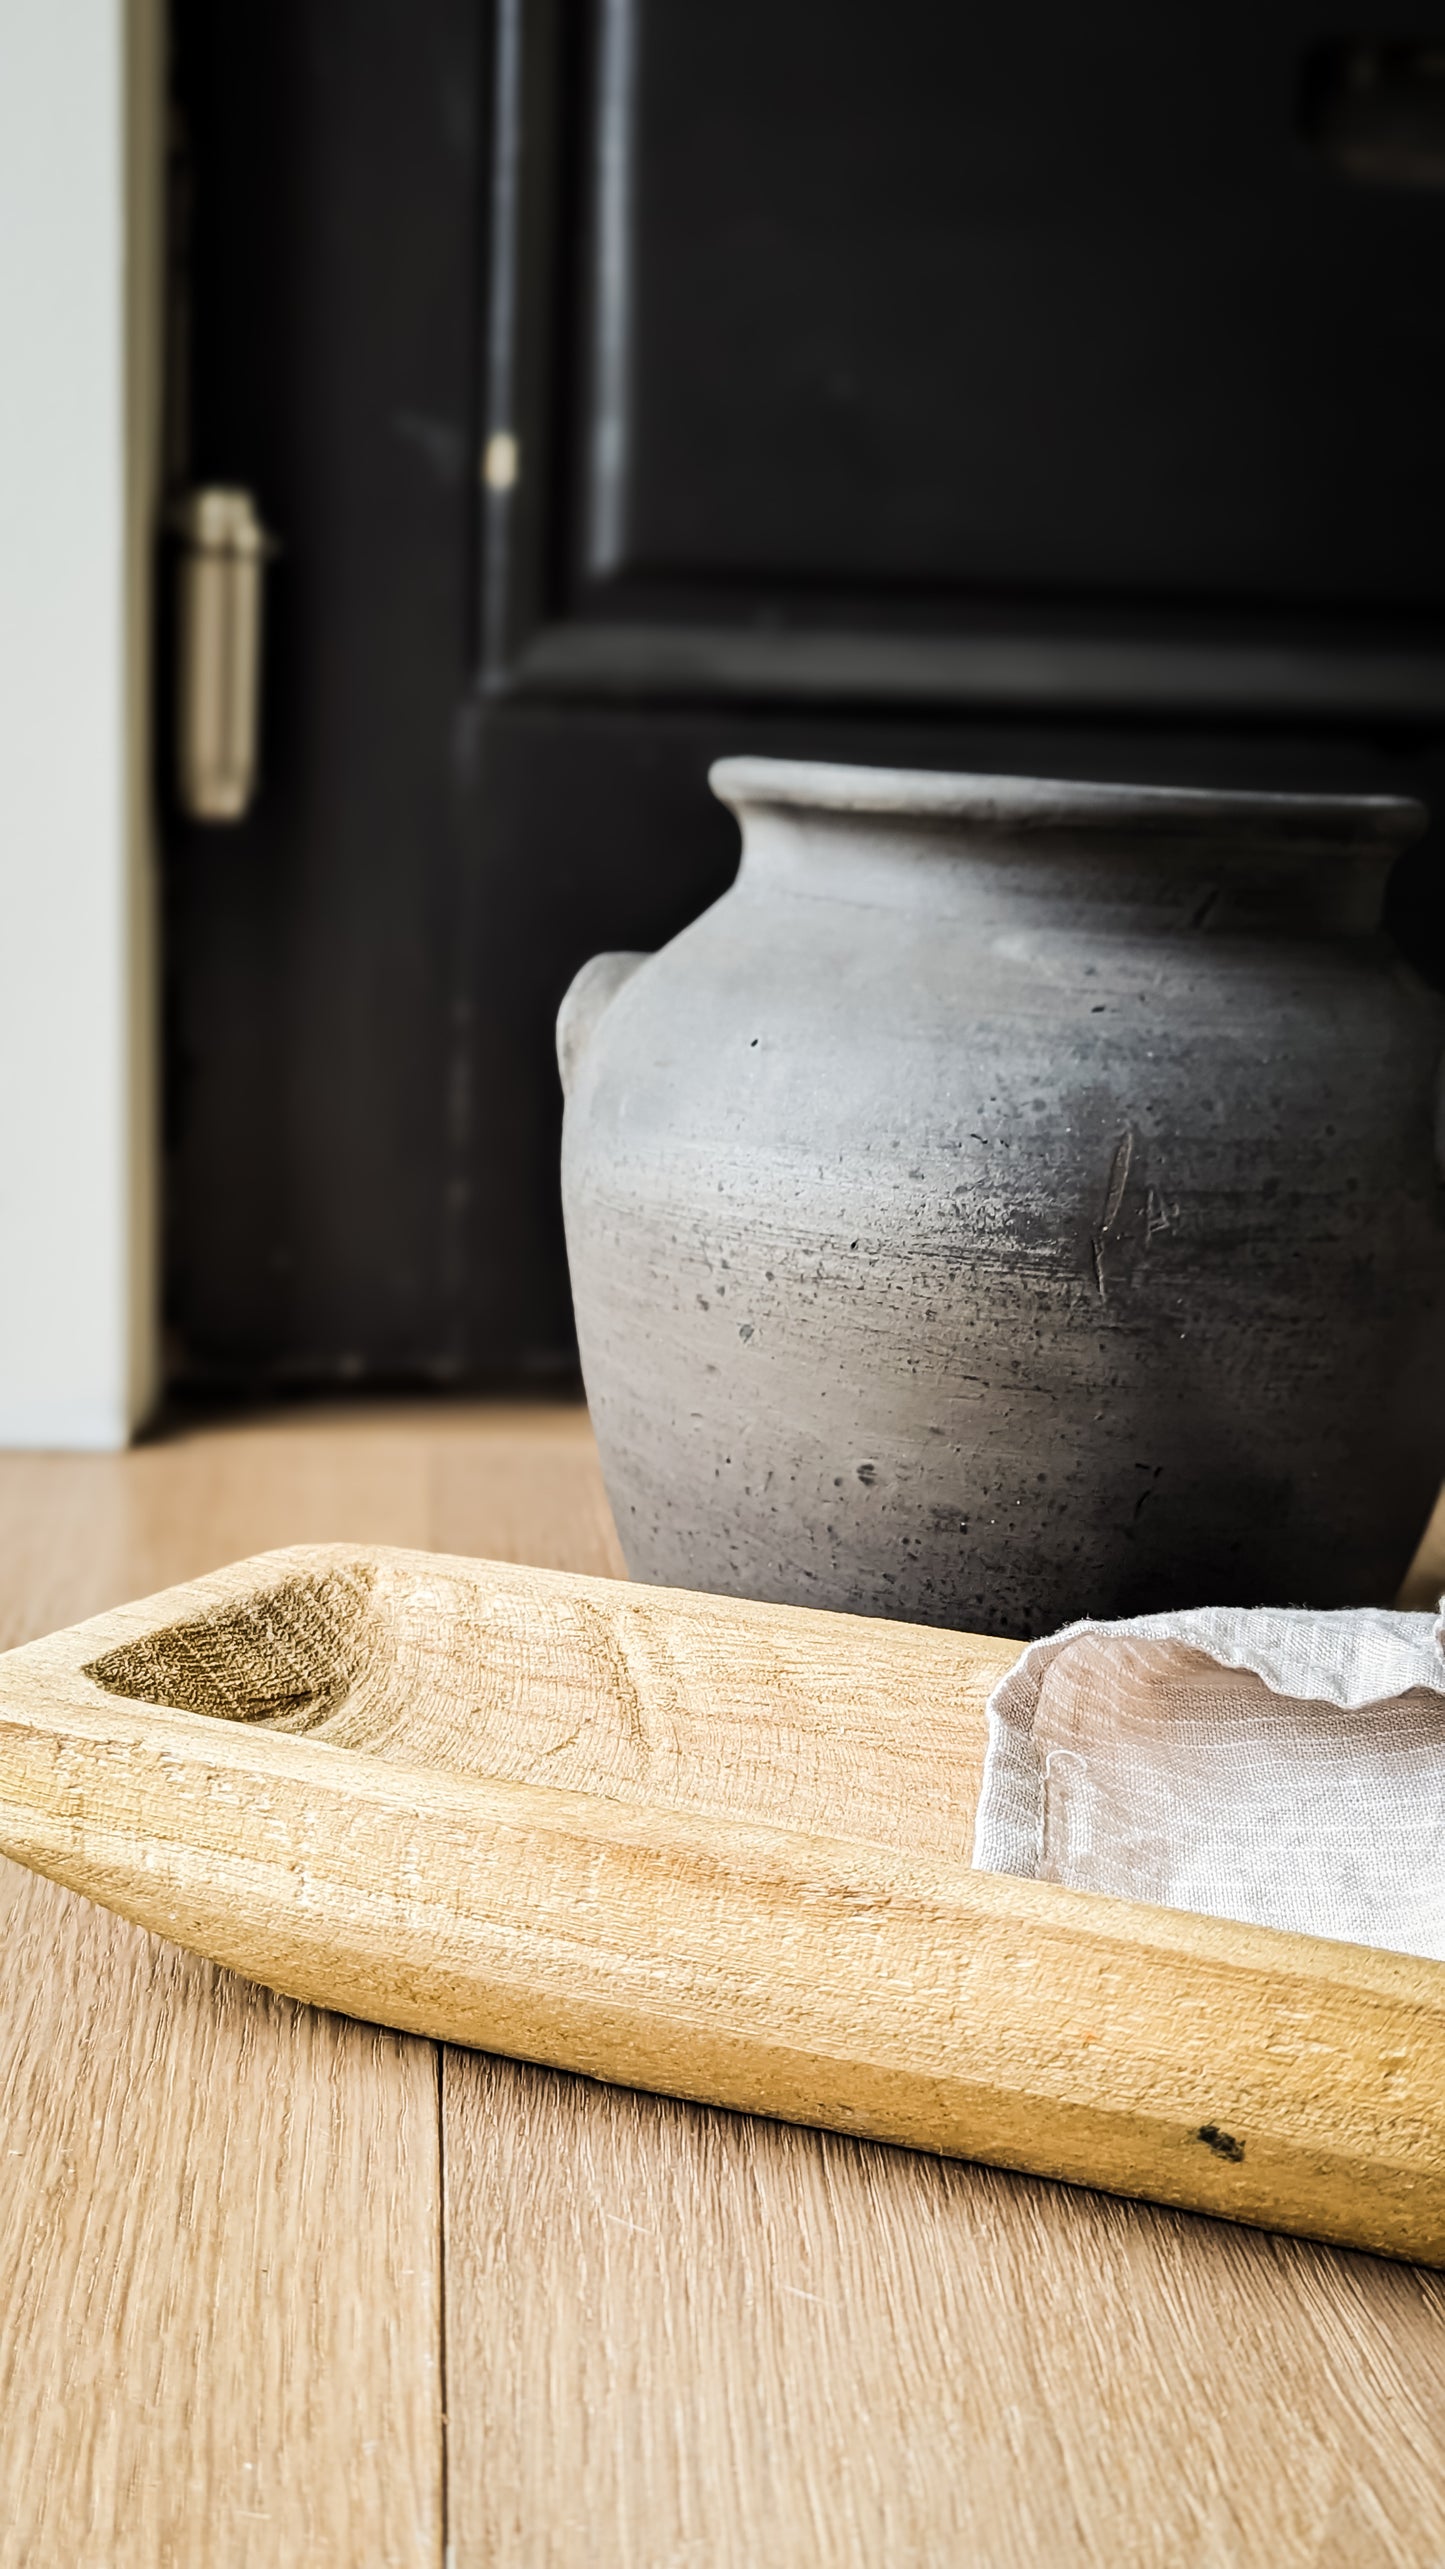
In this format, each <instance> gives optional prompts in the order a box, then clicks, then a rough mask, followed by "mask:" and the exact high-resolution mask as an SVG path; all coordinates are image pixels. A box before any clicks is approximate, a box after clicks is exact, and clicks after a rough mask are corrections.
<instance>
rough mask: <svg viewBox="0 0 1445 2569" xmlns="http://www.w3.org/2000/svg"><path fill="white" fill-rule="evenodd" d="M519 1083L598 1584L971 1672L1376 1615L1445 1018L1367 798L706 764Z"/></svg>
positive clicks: (1422, 1429) (1406, 1458)
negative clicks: (1145, 1616)
mask: <svg viewBox="0 0 1445 2569" xmlns="http://www.w3.org/2000/svg"><path fill="white" fill-rule="evenodd" d="M712 784H713V788H714V790H715V792H716V793H718V794H719V795H720V796H721V798H722V800H723V801H724V802H725V803H727V804H728V805H729V806H730V807H731V808H732V810H733V811H735V812H736V813H737V815H738V817H739V819H740V821H741V822H742V826H743V862H742V870H741V873H740V875H739V877H738V880H737V883H736V885H735V886H734V888H733V889H732V890H731V891H730V892H728V893H727V894H726V895H725V896H724V898H723V899H722V900H720V901H718V902H717V903H715V905H714V906H713V908H712V909H710V910H709V911H708V912H707V913H706V914H705V916H704V917H702V918H700V919H698V920H697V921H696V922H695V923H694V925H693V926H692V927H690V928H688V929H687V930H685V932H684V933H683V935H681V936H680V937H678V938H676V939H675V940H674V942H673V943H672V944H671V945H670V946H668V947H666V948H665V949H664V951H663V952H662V953H660V954H657V955H654V956H652V957H650V958H643V957H641V956H637V955H601V956H599V957H598V958H597V959H596V961H595V962H593V963H591V964H589V965H588V966H587V967H586V968H585V969H584V971H583V972H582V973H580V974H579V976H578V978H577V980H576V981H575V982H574V983H573V986H572V988H571V990H570V991H569V993H568V995H567V999H566V1001H565V1003H564V1005H563V1010H562V1015H561V1019H560V1022H559V1029H558V1040H559V1050H560V1056H561V1061H562V1066H563V1078H564V1082H565V1084H566V1086H567V1089H568V1104H567V1117H566V1139H565V1145H564V1196H565V1204H566V1218H567V1239H568V1246H569V1250H570V1255H571V1262H572V1281H573V1289H574V1293H575V1297H576V1306H577V1325H578V1331H579V1336H580V1341H581V1349H582V1363H583V1369H584V1372H585V1376H586V1382H587V1391H588V1397H589V1399H590V1402H591V1406H592V1414H593V1417H594V1419H595V1421H596V1425H597V1433H598V1436H599V1438H600V1441H601V1448H602V1458H603V1464H604V1468H605V1471H606V1476H607V1486H608V1490H609V1492H610V1495H611V1499H612V1504H613V1507H614V1509H615V1512H616V1516H617V1523H618V1527H619V1530H620V1532H621V1536H622V1542H623V1547H624V1549H625V1552H626V1555H627V1560H628V1564H629V1567H630V1568H631V1570H632V1572H633V1574H634V1576H636V1577H639V1578H645V1579H652V1580H660V1581H665V1582H678V1583H684V1584H686V1585H688V1586H690V1587H697V1588H711V1589H716V1590H720V1591H722V1592H723V1593H724V1594H727V1595H735V1596H757V1597H770V1598H781V1599H786V1600H791V1601H794V1602H796V1603H798V1604H805V1605H814V1606H835V1607H843V1608H846V1609H849V1610H851V1611H857V1612H860V1613H866V1614H885V1615H901V1616H911V1617H915V1618H919V1619H921V1620H923V1621H926V1622H930V1623H945V1624H956V1625H965V1626H976V1627H979V1628H981V1629H985V1630H989V1631H995V1632H1005V1633H1018V1634H1024V1633H1032V1632H1038V1631H1042V1630H1046V1629H1047V1628H1048V1627H1050V1626H1051V1625H1055V1624H1059V1623H1062V1622H1064V1621H1065V1620H1067V1619H1068V1618H1069V1617H1071V1616H1074V1615H1079V1614H1086V1613H1087V1614H1096V1615H1118V1614H1128V1613H1138V1612H1145V1611H1148V1610H1151V1609H1154V1608H1160V1607H1165V1606H1177V1605H1192V1604H1205V1603H1231V1602H1240V1603H1249V1604H1255V1603H1265V1602H1274V1603H1282V1602H1287V1601H1288V1602H1301V1603H1309V1604H1313V1605H1318V1606H1338V1605H1346V1604H1355V1603H1358V1602H1364V1601H1375V1602H1387V1601H1388V1600H1389V1598H1390V1597H1391V1596H1392V1594H1393V1593H1394V1590H1395V1587H1396V1585H1397V1583H1398V1581H1399V1579H1400V1577H1401V1574H1402V1572H1403V1571H1404V1569H1405V1567H1406V1565H1407V1562H1408V1560H1409V1557H1410V1554H1411V1551H1412V1549H1413V1547H1414V1544H1415V1541H1416V1539H1417V1537H1418V1535H1419V1534H1420V1531H1421V1528H1422V1526H1423V1524H1424V1520H1425V1517H1426V1515H1427V1514H1428V1511H1429V1506H1430V1502H1431V1500H1432V1498H1433V1496H1434V1493H1435V1489H1436V1486H1437V1484H1438V1481H1439V1479H1440V1475H1441V1472H1442V1469H1445V1227H1442V1215H1441V1203H1440V1182H1439V1176H1438V1173H1437V1168H1436V1161H1435V1154H1434V1147H1433V1136H1432V1095H1433V1077H1434V1071H1435V1064H1436V1059H1437V1055H1438V1052H1439V1049H1440V1045H1441V1042H1442V1038H1445V1009H1442V1003H1441V1002H1440V1001H1439V1000H1438V999H1436V998H1435V997H1434V996H1433V995H1431V994H1430V993H1429V992H1428V991H1427V990H1426V989H1425V988H1424V987H1423V986H1422V985H1421V984H1420V983H1418V982H1417V981H1416V980H1415V979H1414V978H1413V977H1412V976H1411V975H1410V974H1409V973H1408V972H1407V971H1406V970H1405V968H1404V967H1403V966H1402V965H1401V964H1400V963H1399V961H1398V960H1397V959H1396V958H1395V956H1394V955H1393V953H1392V950H1391V949H1390V948H1389V947H1388V946H1387V945H1386V943H1385V942H1384V940H1383V938H1382V937H1381V935H1380V934H1379V931H1378V926H1377V922H1378V917H1379V909H1380V899H1381V894H1382V891H1383V887H1384V879H1385V874H1386V871H1387V868H1388V864H1389V861H1390V859H1391V857H1392V856H1393V855H1394V854H1395V852H1396V851H1397V850H1398V849H1399V848H1400V847H1401V846H1402V845H1404V844H1405V843H1406V842H1407V841H1408V840H1409V839H1411V838H1413V837H1414V836H1415V835H1416V833H1417V831H1418V830H1419V829H1420V827H1421V826H1422V824H1423V819H1424V815H1423V813H1422V812H1421V810H1420V808H1419V806H1418V805H1416V804H1413V803H1406V802H1397V801H1387V800H1384V799H1369V800H1364V799H1354V798H1351V799H1345V798H1343V797H1330V798H1322V799H1313V798H1305V797H1296V796H1292V795H1290V796H1286V795H1232V794H1213V793H1189V792H1178V791H1173V790H1167V791H1166V790H1158V789H1154V788H1145V787H1130V786H1112V785H1066V784H1046V783H1031V782H1027V781H1025V780H1023V779H1017V778H1013V777H987V776H937V775H907V774H895V773H893V772H890V771H888V770H884V769H870V768H848V767H815V766H801V765H793V764H788V763H784V762H780V761H773V760H770V759H762V758H756V759H754V758H741V759H737V758H735V759H727V760H724V762H723V763H722V765H721V766H718V767H715V768H714V769H713V771H712Z"/></svg>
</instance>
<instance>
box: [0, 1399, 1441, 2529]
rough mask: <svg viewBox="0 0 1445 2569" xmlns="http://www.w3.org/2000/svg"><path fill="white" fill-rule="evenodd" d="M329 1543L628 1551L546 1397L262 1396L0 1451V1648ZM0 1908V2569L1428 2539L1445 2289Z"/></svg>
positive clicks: (107, 1928)
mask: <svg viewBox="0 0 1445 2569" xmlns="http://www.w3.org/2000/svg"><path fill="white" fill-rule="evenodd" d="M333 1539H334V1540H347V1539H350V1540H355V1541H364V1542H393V1543H400V1544H408V1545H421V1546H426V1547H429V1548H434V1549H437V1550H442V1551H448V1552H462V1553H477V1554H490V1555H492V1556H499V1557H506V1558H510V1559H515V1560H527V1561H535V1562H539V1563H543V1564H551V1565H555V1566H557V1567H561V1568H569V1569H577V1570H590V1571H603V1572H608V1571H610V1572H614V1573H617V1574H618V1575H620V1574H621V1566H622V1565H621V1560H620V1556H619V1554H618V1551H617V1546H616V1539H615V1536H614V1534H613V1531H612V1528H611V1524H610V1521H609V1518H608V1514H607V1508H606V1503H605V1500H604V1498H603V1494H602V1489H601V1483H600V1480H599V1477H598V1473H597V1467H596V1461H595V1457H594V1454H593V1451H592V1446H591V1442H590V1438H589V1435H588V1431H587V1427H586V1422H585V1419H584V1418H583V1416H582V1415H581V1413H580V1412H578V1411H576V1410H573V1409H570V1408H564V1407H556V1408H547V1407H542V1406H537V1407H535V1408H528V1409H523V1408H509V1407H500V1406H497V1407H489V1408H480V1407H463V1406H458V1407H455V1408H449V1407H442V1406H438V1407H436V1408H421V1407H412V1408H401V1407H388V1408H381V1409H377V1408H370V1409H361V1408H358V1409H356V1410H354V1411H351V1412H341V1411H337V1410H332V1411H312V1412H309V1413H299V1412H298V1413H291V1414H286V1415H278V1416H275V1417H270V1418H266V1419H258V1420H253V1421H247V1422H245V1423H240V1424H237V1423H230V1424H227V1425H224V1426H219V1427H207V1428H199V1427H198V1428H192V1429H189V1430H187V1431H185V1432H181V1433H177V1434H173V1435H171V1436H169V1437H167V1438H165V1439H162V1440H159V1441H157V1442H155V1443H153V1444H151V1445H148V1446H144V1447H142V1448H140V1449H139V1450H138V1451H137V1452H135V1453H133V1454H129V1455H124V1456H116V1457H89V1456H87V1457H79V1458H73V1457H34V1456H16V1455H8V1456H0V1646H8V1645H9V1644H10V1643H14V1642H19V1641H22V1640H26V1639H28V1638H30V1637H31V1636H32V1635H34V1634H37V1633H40V1632H43V1631H46V1630H50V1629H53V1628H54V1627H56V1626H57V1625H60V1624H65V1623H72V1622H75V1621H77V1620H78V1619H79V1618H80V1617H82V1616H84V1615H88V1614H92V1613H95V1612H98V1611H99V1610H100V1609H101V1608H102V1607H105V1606H108V1605H112V1604H116V1603H118V1602H120V1601H121V1600H122V1599H124V1598H126V1597H130V1596H139V1595H143V1594H145V1593H146V1592H147V1591H149V1590H151V1589H155V1588H159V1587H161V1586H164V1585H167V1584H169V1583H171V1582H173V1581H177V1580H180V1579H185V1578H189V1577H191V1576H194V1575H196V1574H197V1573H199V1572H201V1571H203V1570H207V1569H211V1568H214V1567H215V1566H217V1565H218V1564H219V1563H221V1562H223V1561H226V1560H232V1559H236V1558H238V1557H240V1556H241V1555H243V1554H246V1553H249V1552H256V1551H260V1550H263V1549H266V1548H269V1547H270V1546H272V1545H276V1544H282V1543H295V1542H308V1541H326V1540H333ZM1422 1583H1423V1585H1425V1586H1428V1584H1429V1580H1428V1577H1427V1576H1426V1575H1425V1573H1424V1572H1423V1571H1422V1572H1421V1574H1420V1578H1419V1579H1418V1580H1417V1585H1421V1584H1422ZM1412 1602H1413V1599H1412ZM0 1916H3V1921H4V1942H3V1971H0V2565H3V2569H51V2564H54V2569H291V2564H297V2569H300V2565H301V2564H305V2569H333V2564H334V2569H389V2564H393V2563H395V2564H398V2569H401V2564H405V2569H443V2563H444V2562H449V2563H450V2569H493V2564H503V2569H508V2564H512V2563H519V2564H529V2565H530V2564H534V2563H535V2564H538V2569H541V2564H546V2569H694V2564H696V2569H893V2564H904V2563H907V2564H914V2563H920V2564H930V2569H931V2564H934V2563H938V2564H946V2565H947V2569H951V2564H954V2563H958V2564H968V2569H975V2564H977V2569H995V2564H997V2569H1014V2564H1018V2569H1024V2564H1029V2569H1033V2565H1034V2564H1046V2569H1053V2564H1071V2563H1075V2562H1078V2563H1090V2564H1098V2569H1106V2564H1107V2569H1122V2565H1123V2564H1132V2563H1138V2564H1140V2565H1141V2569H1172V2564H1174V2563H1180V2564H1185V2563H1187V2564H1191V2569H1193V2564H1200V2569H1205V2565H1206V2564H1208V2565H1209V2569H1212V2564H1221V2569H1223V2564H1230V2569H1235V2564H1250V2569H1252V2564H1255V2563H1261V2564H1294V2563H1304V2562H1309V2563H1319V2564H1328V2569H1372V2564H1375V2563H1391V2564H1395V2563H1398V2564H1400V2569H1428V2564H1434V2563H1445V2277H1441V2276H1436V2275H1430V2274H1424V2273H1418V2272H1415V2271H1413V2270H1411V2269H1408V2268H1405V2267H1399V2266H1390V2265H1386V2264H1383V2263H1380V2262H1378V2261H1376V2260H1373V2259H1371V2258H1367V2257H1359V2256H1350V2255H1346V2254H1342V2253H1336V2252H1332V2251H1330V2250H1326V2249H1322V2248H1315V2247H1310V2246H1306V2245H1304V2244H1302V2243H1300V2242H1297V2241H1286V2240H1281V2239H1274V2238H1268V2237H1265V2236H1262V2235H1256V2234H1252V2233H1249V2232H1245V2231H1240V2230H1233V2229H1230V2228H1228V2227H1227V2226H1225V2225H1222V2224H1215V2223H1211V2222H1207V2221H1199V2220H1192V2219H1189V2218H1187V2217H1184V2216H1179V2215H1171V2214H1167V2213H1163V2212H1158V2211H1150V2210H1145V2209H1143V2208H1136V2207H1134V2206H1131V2205H1127V2204H1123V2203H1118V2202H1114V2201H1111V2200H1109V2199H1108V2198H1106V2197H1104V2196H1097V2195H1090V2194H1085V2193H1082V2192H1078V2191H1074V2190H1071V2189H1069V2188H1067V2187H1062V2186H1051V2185H1047V2184H1044V2183H1035V2182H1031V2181H1028V2180H1023V2179H1016V2178H1008V2177H1004V2176H1000V2175H996V2174H994V2173H992V2172H990V2171H988V2170H985V2169H980V2168H975V2167H969V2166H963V2165H958V2164H946V2163H943V2162H938V2161H931V2160H927V2159H923V2158H915V2157H912V2156H910V2155H909V2154H907V2153H906V2152H902V2151H892V2150H886V2149H879V2148H873V2147H870V2146H866V2145H862V2144H858V2143H853V2142H849V2141H846V2140H841V2139H838V2138H833V2137H827V2136H823V2135H819V2134H814V2133H809V2132H801V2131H794V2130H789V2129H787V2128H785V2127H782V2126H778V2125H770V2124H766V2123H761V2122H750V2121H747V2120H746V2119H744V2118H741V2117H736V2116H730V2115H727V2114H723V2113H715V2112H702V2111H693V2110H691V2109H689V2108H686V2107H682V2106H678V2105H675V2104H669V2103H665V2102H661V2101H658V2100H656V2099H652V2098H648V2097H644V2096H634V2095H630V2094H626V2093H623V2092H621V2091H610V2090H607V2089H604V2088H599V2087H595V2086H592V2085H590V2084H589V2083H587V2082H586V2081H583V2080H577V2079H571V2078H566V2077H563V2076H560V2075H558V2074H556V2073H553V2072H547V2071H541V2070H533V2069H527V2068H522V2067H518V2066H516V2065H514V2064H511V2063H508V2062H505V2061H499V2060H491V2059H486V2058H482V2057H480V2056H475V2055H469V2054H465V2053H460V2052H452V2051H446V2052H438V2050H437V2049H436V2048H435V2047H434V2046H432V2045H430V2044H426V2043H422V2042H417V2041H412V2040H407V2039H404V2038H401V2037H398V2036H395V2035H391V2034H387V2033H383V2032H380V2031H378V2030H376V2029H374V2028H372V2027H368V2026H364V2025H357V2024H352V2023H349V2022H346V2021H344V2020H342V2019H340V2018H335V2017H329V2016H323V2015H319V2014H316V2013H314V2012H311V2011H308V2010H307V2009H305V2008H301V2007H297V2006H293V2005H291V2004H290V2003H289V2002H286V2001H282V2000H279V1999H275V1998H270V1997H267V1996H266V1995H264V1994H263V1993H262V1992H260V1991H258V1990H256V1989H253V1988H250V1987H248V1986H247V1985H245V1984H244V1983H241V1982H239V1981H236V1980H234V1979H231V1978H230V1977H228V1976H227V1975H226V1974H224V1973H221V1972H218V1971H216V1970H214V1969H212V1968H211V1967H210V1966H208V1965H205V1964H201V1963H198V1962H195V1961H193V1960H191V1959H190V1958H189V1957H188V1956H186V1955H184V1954H181V1953H179V1952H178V1951H176V1950H175V1949H174V1948H173V1947H170V1946H167V1945H164V1944H162V1943H160V1942H158V1941H157V1940H155V1939H153V1938H150V1937H147V1936H144V1935H142V1934H140V1933H138V1932H136V1931H135V1930H133V1929H131V1928H128V1927H125V1926H123V1925H121V1924H120V1923H119V1922H117V1921H116V1920H114V1919H111V1918H110V1917H108V1916H106V1915H104V1914H103V1913H101V1912H100V1911H98V1910H96V1909H93V1908H91V1907H90V1906H89V1905H88V1904H87V1903H86V1902H84V1901H82V1900H79V1899H76V1898H74V1897H72V1896H70V1895H68V1894H66V1893H62V1892H59V1891H56V1890H54V1889H52V1888H51V1887H50V1886H49V1885H48V1884H45V1883H42V1882H39V1881H36V1880H34V1879H32V1878H31V1877H29V1876H27V1875H25V1874H22V1873H20V1872H18V1871H16V1870H15V1869H14V1868H10V1867H3V1868H0Z"/></svg>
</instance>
